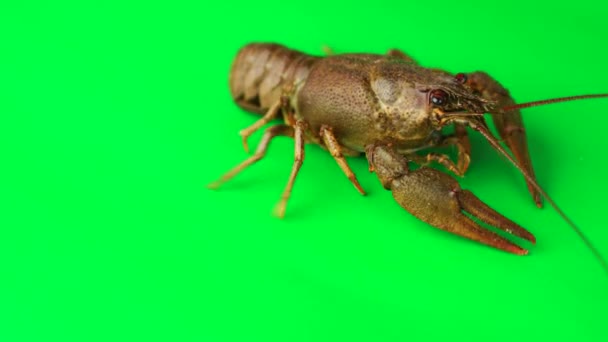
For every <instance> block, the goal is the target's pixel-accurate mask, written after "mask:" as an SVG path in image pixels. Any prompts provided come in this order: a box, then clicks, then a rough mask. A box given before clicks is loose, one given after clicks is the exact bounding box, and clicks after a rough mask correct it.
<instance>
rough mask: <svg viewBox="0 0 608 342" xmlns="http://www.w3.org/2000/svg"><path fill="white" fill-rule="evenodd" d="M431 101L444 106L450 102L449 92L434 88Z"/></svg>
mask: <svg viewBox="0 0 608 342" xmlns="http://www.w3.org/2000/svg"><path fill="white" fill-rule="evenodd" d="M430 99H431V103H433V104H434V105H436V106H442V105H444V104H446V102H448V94H447V93H446V92H445V91H443V90H439V89H438V90H433V91H432V92H431V94H430Z"/></svg>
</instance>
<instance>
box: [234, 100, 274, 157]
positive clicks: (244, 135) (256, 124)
mask: <svg viewBox="0 0 608 342" xmlns="http://www.w3.org/2000/svg"><path fill="white" fill-rule="evenodd" d="M279 109H281V101H277V102H276V103H275V104H274V105H272V107H270V109H268V111H267V112H266V114H264V116H263V117H262V118H261V119H259V120H258V121H256V122H254V123H253V125H251V126H249V127H247V128H245V129H243V130H241V131H240V132H239V134H240V135H241V138H242V139H243V148H245V152H247V153H249V145H248V144H247V139H248V138H249V136H251V135H252V134H253V133H254V132H255V131H257V130H258V129H260V128H262V126H264V125H265V124H267V123H269V122H270V121H272V120H273V119H275V118H276V117H277V115H278V114H279Z"/></svg>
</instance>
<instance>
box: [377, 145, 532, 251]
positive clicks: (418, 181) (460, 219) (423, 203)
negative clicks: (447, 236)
mask: <svg viewBox="0 0 608 342" xmlns="http://www.w3.org/2000/svg"><path fill="white" fill-rule="evenodd" d="M366 153H367V157H368V160H369V161H370V164H372V165H373V166H374V168H375V170H376V174H377V175H378V178H379V179H380V181H381V182H382V184H383V185H384V187H385V188H386V189H390V190H391V191H392V193H393V197H394V198H395V200H396V201H397V203H399V205H401V207H403V208H404V209H405V210H407V211H409V212H410V213H411V214H412V215H414V216H416V217H417V218H419V219H421V220H422V221H424V222H427V223H429V224H430V225H432V226H434V227H436V228H439V229H442V230H445V231H448V232H450V233H453V234H457V235H460V236H463V237H465V238H468V239H471V240H474V241H478V242H480V243H483V244H486V245H489V246H492V247H495V248H498V249H501V250H503V251H507V252H510V253H514V254H518V255H525V254H527V253H528V251H527V250H526V249H524V248H522V247H520V246H518V245H516V244H515V243H513V242H511V241H509V240H507V239H505V238H504V237H502V236H500V235H498V234H496V233H494V232H492V231H490V230H487V229H485V228H483V227H482V226H481V225H479V224H478V223H477V222H475V221H474V220H472V219H471V218H469V217H468V216H467V215H466V214H465V213H468V214H469V215H471V216H473V217H474V218H476V219H478V220H481V221H483V222H485V223H487V224H489V225H492V226H494V227H496V228H497V229H500V230H503V231H505V232H507V233H509V234H512V235H515V236H519V237H521V238H524V239H526V240H528V241H531V242H533V243H534V242H535V241H536V240H535V238H534V236H533V235H532V234H531V233H530V232H528V231H527V230H525V229H524V228H522V227H520V226H519V225H517V224H516V223H515V222H513V221H511V220H509V219H507V218H506V217H504V216H502V215H500V214H499V213H498V212H496V211H495V210H494V209H492V208H490V207H489V206H488V205H486V204H485V203H483V202H482V201H481V200H479V198H477V197H476V196H475V195H474V194H473V193H471V192H470V191H467V190H462V189H461V188H460V185H459V184H458V182H457V181H456V180H455V179H454V178H453V177H451V176H449V175H447V174H445V173H442V172H440V171H437V170H435V169H431V168H427V167H421V168H419V169H417V170H415V171H411V170H409V168H408V167H407V163H406V159H405V158H404V157H403V156H401V155H399V154H398V153H396V152H395V151H392V150H390V149H389V148H387V147H385V146H373V147H370V148H368V149H367V151H366Z"/></svg>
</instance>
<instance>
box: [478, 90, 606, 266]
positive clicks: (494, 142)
mask: <svg viewBox="0 0 608 342" xmlns="http://www.w3.org/2000/svg"><path fill="white" fill-rule="evenodd" d="M606 97H608V94H607V96H606ZM467 122H468V124H469V125H470V127H471V128H472V129H474V130H476V131H478V132H479V133H481V135H483V136H484V138H486V140H487V141H488V142H489V143H490V144H491V145H492V146H493V147H494V148H495V149H496V150H497V151H498V152H500V154H501V155H502V156H503V157H505V158H507V160H509V162H511V164H513V166H515V167H516V168H517V169H518V170H519V171H520V172H521V173H522V174H523V175H524V177H525V178H526V180H527V181H528V182H530V184H532V186H533V187H534V188H535V189H536V190H537V191H538V192H539V193H540V194H541V195H542V196H543V197H544V198H545V199H546V200H547V202H549V204H551V206H552V207H553V208H554V209H555V211H557V213H558V214H559V215H560V216H561V217H562V218H563V219H564V221H566V223H568V225H569V226H570V227H571V228H572V229H573V230H574V231H575V232H576V234H577V235H578V236H579V237H580V239H581V240H583V242H584V243H585V245H586V246H587V248H589V250H591V252H592V253H593V255H594V256H595V258H596V259H597V260H598V261H599V262H600V264H601V266H602V268H603V269H604V271H605V272H606V273H607V274H608V262H606V260H605V259H604V257H603V256H602V255H601V254H600V252H599V251H598V250H597V248H595V246H594V245H593V244H592V243H591V241H590V240H589V239H588V238H587V236H585V234H584V233H583V232H582V231H581V230H580V229H579V228H578V226H577V225H576V224H574V222H573V221H572V220H571V219H570V218H569V217H568V216H567V215H566V214H565V213H564V212H563V211H562V210H561V209H560V208H559V206H558V205H557V204H556V203H555V201H553V199H551V197H549V195H548V194H547V193H546V192H545V191H544V190H543V189H542V188H541V187H540V186H539V185H538V183H536V181H535V180H534V179H533V178H532V176H530V174H529V173H528V172H527V171H526V170H524V169H523V168H522V167H521V166H520V165H519V164H518V163H517V162H516V161H515V159H513V157H511V155H509V153H507V151H506V150H505V149H504V148H503V147H502V146H501V145H500V143H499V142H498V140H497V139H496V138H495V137H494V136H493V135H492V134H491V133H490V131H488V129H487V128H486V126H485V125H484V124H483V122H482V121H477V120H467Z"/></svg>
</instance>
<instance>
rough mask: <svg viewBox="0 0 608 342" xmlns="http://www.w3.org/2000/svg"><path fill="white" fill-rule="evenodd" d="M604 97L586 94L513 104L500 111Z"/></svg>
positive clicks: (602, 96)
mask: <svg viewBox="0 0 608 342" xmlns="http://www.w3.org/2000/svg"><path fill="white" fill-rule="evenodd" d="M604 97H608V94H587V95H576V96H566V97H557V98H554V99H547V100H540V101H532V102H526V103H519V104H515V105H512V106H505V107H502V110H503V111H510V110H514V109H522V108H530V107H537V106H543V105H547V104H551V103H558V102H570V101H576V100H587V99H598V98H604Z"/></svg>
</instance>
